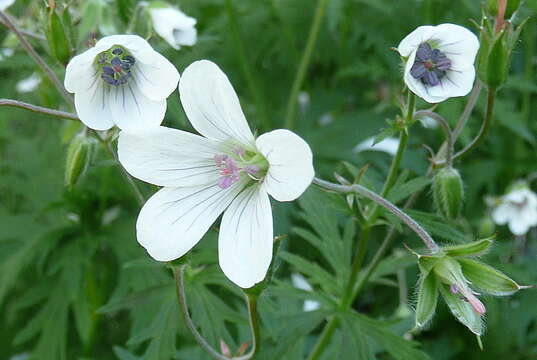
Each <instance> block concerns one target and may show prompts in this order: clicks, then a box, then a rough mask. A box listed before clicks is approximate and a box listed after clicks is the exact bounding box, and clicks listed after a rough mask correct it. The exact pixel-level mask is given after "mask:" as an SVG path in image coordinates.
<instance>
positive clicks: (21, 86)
mask: <svg viewBox="0 0 537 360" xmlns="http://www.w3.org/2000/svg"><path fill="white" fill-rule="evenodd" d="M39 84H41V77H39V75H37V74H36V73H33V74H32V75H30V76H29V77H27V78H25V79H22V80H21V81H19V82H18V83H17V85H16V87H15V88H16V90H17V91H18V92H20V93H29V92H32V91H34V90H35V89H37V87H38V86H39Z"/></svg>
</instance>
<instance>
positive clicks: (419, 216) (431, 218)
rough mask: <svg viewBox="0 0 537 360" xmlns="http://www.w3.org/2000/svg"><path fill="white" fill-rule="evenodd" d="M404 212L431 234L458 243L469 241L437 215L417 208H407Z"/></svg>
mask: <svg viewBox="0 0 537 360" xmlns="http://www.w3.org/2000/svg"><path fill="white" fill-rule="evenodd" d="M406 212H407V214H408V215H410V217H412V218H413V219H414V220H416V221H417V222H418V223H420V225H421V226H423V227H424V228H425V230H426V231H427V232H428V233H429V234H431V235H435V236H438V237H441V238H443V239H445V240H450V241H453V242H455V243H459V244H461V243H467V242H468V241H469V239H468V236H466V235H465V234H463V233H461V232H460V231H458V230H456V229H455V228H454V227H453V226H451V225H448V224H446V222H445V220H444V219H442V218H441V217H439V216H438V215H433V214H429V213H426V212H422V211H418V210H407V211H406Z"/></svg>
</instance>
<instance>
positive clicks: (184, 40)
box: [148, 1, 197, 50]
mask: <svg viewBox="0 0 537 360" xmlns="http://www.w3.org/2000/svg"><path fill="white" fill-rule="evenodd" d="M148 11H149V14H150V16H151V20H152V22H153V27H154V28H155V32H156V33H157V34H158V35H159V36H160V37H162V38H163V39H164V40H166V42H167V43H168V44H170V46H171V47H173V48H174V49H175V50H179V49H180V48H181V46H182V45H186V46H192V45H194V44H195V43H196V39H197V31H196V27H195V26H196V22H197V21H196V19H194V18H193V17H190V16H187V15H186V14H185V13H183V12H182V11H180V10H179V9H177V8H176V7H173V6H171V5H169V4H167V3H165V2H161V1H154V2H151V3H150V4H149V7H148Z"/></svg>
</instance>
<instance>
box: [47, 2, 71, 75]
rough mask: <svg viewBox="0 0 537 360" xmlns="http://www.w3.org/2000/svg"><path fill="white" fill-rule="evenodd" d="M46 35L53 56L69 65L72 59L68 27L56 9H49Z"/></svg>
mask: <svg viewBox="0 0 537 360" xmlns="http://www.w3.org/2000/svg"><path fill="white" fill-rule="evenodd" d="M64 12H67V10H64ZM66 19H68V18H66ZM46 35H47V41H48V45H49V48H50V52H51V53H52V56H54V57H55V58H56V59H58V61H60V62H61V63H62V64H67V62H68V61H69V59H70V58H71V43H70V41H69V36H68V32H67V30H66V27H65V26H64V24H63V22H62V19H61V18H60V16H59V15H58V13H57V12H56V9H52V8H50V9H49V13H48V22H47V31H46Z"/></svg>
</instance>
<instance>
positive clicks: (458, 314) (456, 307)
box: [438, 284, 485, 335]
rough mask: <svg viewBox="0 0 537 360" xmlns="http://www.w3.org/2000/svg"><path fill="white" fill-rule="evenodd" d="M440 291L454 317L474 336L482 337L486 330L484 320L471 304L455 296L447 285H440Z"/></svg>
mask: <svg viewBox="0 0 537 360" xmlns="http://www.w3.org/2000/svg"><path fill="white" fill-rule="evenodd" d="M438 289H439V290H440V294H442V297H443V298H444V300H445V302H446V304H447V305H448V307H449V310H451V313H452V314H453V316H455V318H456V319H457V320H459V321H460V322H461V323H462V324H463V325H464V326H466V327H467V328H468V329H469V330H470V331H471V332H473V333H474V334H476V335H482V334H483V332H484V330H485V329H484V324H483V319H482V318H481V316H479V315H478V314H477V313H476V312H475V311H474V309H473V308H472V306H471V305H470V303H469V302H466V301H464V300H463V299H461V298H460V296H459V295H458V294H453V293H452V292H451V291H450V290H449V287H448V286H447V285H445V284H440V286H439V287H438Z"/></svg>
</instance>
